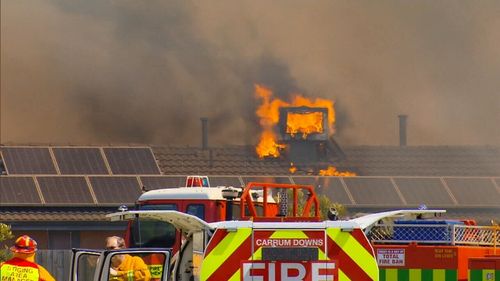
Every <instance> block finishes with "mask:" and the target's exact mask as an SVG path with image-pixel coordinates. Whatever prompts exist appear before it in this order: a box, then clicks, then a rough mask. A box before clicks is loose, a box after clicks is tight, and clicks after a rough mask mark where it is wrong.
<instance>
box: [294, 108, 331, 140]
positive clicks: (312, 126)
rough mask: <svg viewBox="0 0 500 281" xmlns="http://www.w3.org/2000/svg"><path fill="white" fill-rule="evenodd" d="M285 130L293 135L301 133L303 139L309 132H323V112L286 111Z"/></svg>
mask: <svg viewBox="0 0 500 281" xmlns="http://www.w3.org/2000/svg"><path fill="white" fill-rule="evenodd" d="M286 132H287V133H289V134H291V135H295V134H298V133H302V138H303V139H305V138H306V137H307V135H309V134H311V133H323V114H322V112H311V113H293V112H288V114H287V123H286Z"/></svg>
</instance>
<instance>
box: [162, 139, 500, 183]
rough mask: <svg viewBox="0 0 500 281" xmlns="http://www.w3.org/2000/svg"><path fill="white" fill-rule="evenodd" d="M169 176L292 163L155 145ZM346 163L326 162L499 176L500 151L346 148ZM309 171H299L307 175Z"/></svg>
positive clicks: (408, 172)
mask: <svg viewBox="0 0 500 281" xmlns="http://www.w3.org/2000/svg"><path fill="white" fill-rule="evenodd" d="M153 151H154V154H155V157H156V159H157V161H158V163H159V165H160V168H161V169H162V172H163V173H164V174H166V175H179V174H193V173H201V174H208V175H290V172H289V167H290V160H288V159H287V157H286V155H284V156H280V157H279V158H271V159H268V158H266V159H260V158H258V157H257V155H256V153H255V151H254V147H253V146H231V147H218V148H210V149H207V150H202V149H201V148H197V147H173V146H165V147H160V146H158V147H153ZM343 151H344V153H345V155H346V158H345V159H342V160H339V159H334V160H331V161H329V162H323V163H322V164H323V165H332V166H335V167H337V169H338V170H340V171H352V172H356V173H357V174H359V175H363V176H499V175H500V147H492V146H348V147H344V148H343ZM307 173H309V171H299V172H298V174H307Z"/></svg>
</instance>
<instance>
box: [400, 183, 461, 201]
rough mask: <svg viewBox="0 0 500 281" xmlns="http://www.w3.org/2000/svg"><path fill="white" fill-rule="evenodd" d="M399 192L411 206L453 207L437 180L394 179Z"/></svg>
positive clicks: (448, 196)
mask: <svg viewBox="0 0 500 281" xmlns="http://www.w3.org/2000/svg"><path fill="white" fill-rule="evenodd" d="M394 181H395V182H396V185H397V186H398V187H399V190H400V191H401V193H402V194H403V197H404V198H405V199H406V202H407V203H408V204H411V205H417V206H418V205H421V204H425V205H427V206H432V205H434V206H436V205H439V206H443V205H453V200H452V199H451V197H450V195H449V194H448V192H447V191H446V189H445V188H444V186H443V184H442V182H441V180H440V179H439V178H395V179H394Z"/></svg>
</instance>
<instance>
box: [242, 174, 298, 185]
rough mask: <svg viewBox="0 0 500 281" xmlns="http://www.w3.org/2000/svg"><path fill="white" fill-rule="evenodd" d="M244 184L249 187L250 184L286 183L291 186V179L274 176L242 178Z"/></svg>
mask: <svg viewBox="0 0 500 281" xmlns="http://www.w3.org/2000/svg"><path fill="white" fill-rule="evenodd" d="M242 179H243V183H245V185H247V184H248V183H249V182H269V183H285V184H291V182H290V178H289V177H273V176H269V177H266V176H262V177H259V176H254V177H242Z"/></svg>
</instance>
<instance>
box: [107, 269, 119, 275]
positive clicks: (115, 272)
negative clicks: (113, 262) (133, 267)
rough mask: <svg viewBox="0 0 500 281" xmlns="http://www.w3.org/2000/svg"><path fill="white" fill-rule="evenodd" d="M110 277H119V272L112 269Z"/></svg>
mask: <svg viewBox="0 0 500 281" xmlns="http://www.w3.org/2000/svg"><path fill="white" fill-rule="evenodd" d="M109 275H110V276H117V275H118V271H116V269H114V268H110V269H109Z"/></svg>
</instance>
